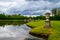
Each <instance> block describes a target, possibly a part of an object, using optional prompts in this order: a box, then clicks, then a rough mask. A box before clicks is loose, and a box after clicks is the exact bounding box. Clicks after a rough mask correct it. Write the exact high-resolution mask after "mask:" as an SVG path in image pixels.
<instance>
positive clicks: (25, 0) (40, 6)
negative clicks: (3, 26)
mask: <svg viewBox="0 0 60 40" xmlns="http://www.w3.org/2000/svg"><path fill="white" fill-rule="evenodd" d="M57 6H58V7H60V1H59V0H58V1H57V0H0V12H5V13H6V14H13V13H19V14H22V15H27V14H29V15H30V14H31V13H33V14H36V15H39V14H43V13H44V12H45V10H47V9H48V10H51V9H52V8H54V7H57Z"/></svg>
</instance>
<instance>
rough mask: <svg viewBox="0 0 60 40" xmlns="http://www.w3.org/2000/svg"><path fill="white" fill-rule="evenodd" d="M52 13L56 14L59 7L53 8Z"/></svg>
mask: <svg viewBox="0 0 60 40" xmlns="http://www.w3.org/2000/svg"><path fill="white" fill-rule="evenodd" d="M52 15H54V16H56V15H57V8H54V9H52Z"/></svg>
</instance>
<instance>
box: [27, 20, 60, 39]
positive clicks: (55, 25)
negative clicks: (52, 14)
mask: <svg viewBox="0 0 60 40" xmlns="http://www.w3.org/2000/svg"><path fill="white" fill-rule="evenodd" d="M44 24H45V23H44V20H40V21H36V22H29V23H27V25H29V26H30V27H33V29H32V30H31V31H30V32H31V33H35V34H40V33H44V34H50V36H49V40H60V21H51V27H52V28H44Z"/></svg>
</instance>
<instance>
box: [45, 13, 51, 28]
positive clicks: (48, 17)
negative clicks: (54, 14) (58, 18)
mask: <svg viewBox="0 0 60 40" xmlns="http://www.w3.org/2000/svg"><path fill="white" fill-rule="evenodd" d="M45 17H46V20H45V28H50V27H51V25H50V13H46V16H45Z"/></svg>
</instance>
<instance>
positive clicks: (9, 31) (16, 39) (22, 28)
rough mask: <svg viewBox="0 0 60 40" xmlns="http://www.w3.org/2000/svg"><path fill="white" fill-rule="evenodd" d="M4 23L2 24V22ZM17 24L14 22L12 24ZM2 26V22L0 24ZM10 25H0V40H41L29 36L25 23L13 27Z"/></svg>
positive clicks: (40, 39)
mask: <svg viewBox="0 0 60 40" xmlns="http://www.w3.org/2000/svg"><path fill="white" fill-rule="evenodd" d="M3 23H4V22H3ZM15 23H17V22H14V24H15ZM0 24H2V22H0ZM14 24H13V22H11V23H9V24H8V23H4V25H0V40H43V39H42V38H38V37H34V36H32V35H30V34H29V31H30V30H31V28H29V27H27V25H26V24H25V23H23V24H22V23H20V22H19V24H20V25H19V24H15V25H14Z"/></svg>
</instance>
